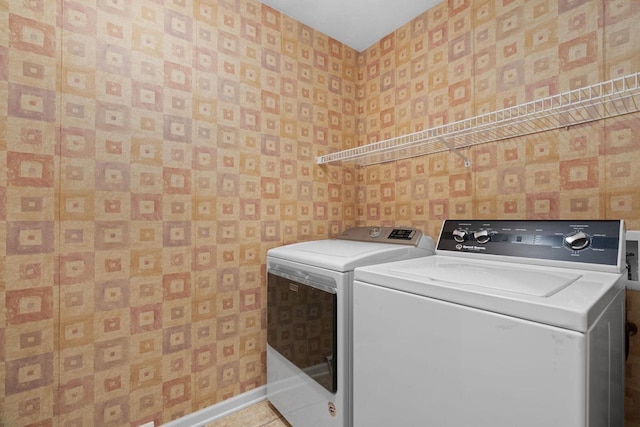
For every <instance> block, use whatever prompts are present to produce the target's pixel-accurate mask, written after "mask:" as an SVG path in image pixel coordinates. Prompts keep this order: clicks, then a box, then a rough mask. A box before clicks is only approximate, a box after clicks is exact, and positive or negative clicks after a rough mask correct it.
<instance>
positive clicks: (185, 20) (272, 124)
mask: <svg viewBox="0 0 640 427" xmlns="http://www.w3.org/2000/svg"><path fill="white" fill-rule="evenodd" d="M639 19H640V2H637V1H635V0H560V1H555V0H446V1H443V2H442V3H440V4H439V5H437V6H436V7H434V8H433V9H431V10H429V11H427V12H426V13H424V14H422V15H420V16H417V17H416V18H415V19H413V20H412V21H411V22H409V23H407V24H406V25H404V26H403V27H401V28H399V29H397V30H396V31H395V32H393V33H391V34H389V35H388V36H386V37H384V38H383V39H382V40H380V41H379V42H378V43H375V44H374V45H373V46H371V47H370V48H369V49H367V50H366V51H364V52H356V51H354V50H353V49H351V48H349V47H347V46H345V45H342V44H341V43H339V42H337V41H335V40H333V39H331V38H329V37H327V36H326V35H324V34H321V33H319V32H318V31H316V30H314V29H312V28H310V27H308V26H306V25H303V24H301V23H299V22H297V21H295V20H293V19H291V18H289V17H287V16H285V15H283V14H281V13H279V12H277V11H275V10H273V9H271V8H269V7H266V6H264V5H262V4H260V3H259V2H257V1H255V0H137V1H132V0H0V101H1V102H0V165H1V166H2V167H1V168H0V242H3V243H4V244H0V426H11V427H14V426H15V427H18V426H43V427H44V426H64V427H75V426H88V425H95V426H130V425H132V426H137V425H140V424H142V423H145V422H149V421H154V422H155V423H156V425H159V424H161V423H163V422H167V421H170V420H172V419H176V418H179V417H182V416H184V415H187V414H189V413H191V412H193V411H196V410H198V409H201V408H204V407H207V406H210V405H212V404H214V403H216V402H220V401H222V400H224V399H227V398H229V397H232V396H235V395H238V394H240V393H242V392H244V391H247V390H251V389H253V388H255V387H258V386H261V385H263V384H264V383H265V378H266V373H265V347H266V283H265V274H266V272H265V261H266V251H267V250H268V249H269V248H271V247H275V246H279V245H282V244H286V243H292V242H296V241H302V240H311V239H320V238H326V237H329V236H334V235H336V234H337V233H339V232H340V231H341V230H343V229H344V228H346V227H348V226H352V225H380V224H383V225H401V226H413V227H416V228H419V229H422V230H424V231H425V232H427V233H428V234H430V235H431V236H433V237H437V235H438V232H439V227H440V224H441V222H442V220H443V219H445V218H456V217H457V218H465V217H473V218H507V219H509V218H513V219H519V218H527V219H536V218H540V219H547V218H548V219H555V218H563V219H569V218H575V219H580V218H601V219H613V218H616V219H617V218H622V219H625V220H626V221H627V228H628V229H636V230H637V229H640V186H638V182H639V180H640V168H638V167H637V164H638V163H639V162H640V144H638V142H639V141H638V135H639V134H640V116H639V115H638V114H637V113H636V114H631V115H625V116H620V117H617V118H614V119H607V120H602V121H598V122H594V123H590V124H585V125H579V126H574V127H570V128H568V129H561V130H557V131H550V132H544V133H539V134H535V135H531V136H527V137H522V138H517V139H511V140H503V141H499V142H494V143H488V144H483V145H479V146H476V147H473V148H470V149H465V150H463V154H464V155H465V156H466V157H468V158H469V159H470V160H471V166H470V167H465V165H464V163H463V162H462V160H461V159H459V158H458V157H456V156H454V155H452V154H450V153H440V154H434V155H429V156H423V157H418V158H414V159H408V160H402V161H397V162H393V163H386V164H382V165H374V166H369V167H365V168H355V167H353V166H350V165H348V164H330V165H322V166H318V165H316V162H315V157H316V156H318V155H321V154H326V153H328V152H331V151H338V150H341V149H346V148H351V147H355V146H357V145H362V144H366V143H369V142H373V141H379V140H382V139H386V138H389V137H394V136H398V135H402V134H406V133H410V132H413V131H417V130H421V129H425V128H429V127H434V126H438V125H441V124H445V123H451V122H454V121H456V120H460V119H463V118H469V117H472V116H474V115H478V114H482V113H485V112H490V111H493V110H497V109H502V108H505V107H509V106H513V105H517V104H519V103H523V102H526V101H530V100H533V99H536V98H541V97H545V96H549V95H553V94H555V93H558V92H560V91H565V90H568V89H572V88H578V87H581V86H585V85H589V84H593V83H597V82H599V81H602V80H607V79H610V78H615V77H619V76H623V75H626V74H630V73H632V72H637V71H639V70H640V45H638V43H637V40H639V39H640V26H639V25H637V22H638V20H639ZM627 299H628V306H629V309H630V312H629V316H630V318H632V319H635V321H636V323H640V296H639V295H638V293H637V292H631V291H629V292H628V298H627ZM629 360H630V361H629V362H628V363H627V370H626V376H627V378H626V380H627V381H626V393H625V399H626V402H625V403H626V414H625V416H626V426H627V427H636V426H640V373H639V371H640V342H638V338H637V337H636V338H634V339H633V340H632V351H631V355H630V359H629Z"/></svg>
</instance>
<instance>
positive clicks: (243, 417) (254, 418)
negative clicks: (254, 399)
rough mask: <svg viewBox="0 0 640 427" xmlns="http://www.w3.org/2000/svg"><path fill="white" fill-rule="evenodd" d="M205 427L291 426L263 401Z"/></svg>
mask: <svg viewBox="0 0 640 427" xmlns="http://www.w3.org/2000/svg"><path fill="white" fill-rule="evenodd" d="M206 427H291V424H289V423H288V422H287V421H286V420H285V419H284V417H283V416H282V415H280V414H279V413H278V411H276V409H275V408H274V407H273V406H271V404H270V403H269V402H268V401H266V400H263V401H262V402H258V403H256V404H255V405H251V406H249V407H248V408H244V409H242V410H240V411H237V412H234V413H233V414H231V415H227V416H226V417H224V418H221V419H219V420H216V421H214V422H212V423H209V424H207V425H206Z"/></svg>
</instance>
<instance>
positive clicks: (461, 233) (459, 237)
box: [452, 228, 467, 243]
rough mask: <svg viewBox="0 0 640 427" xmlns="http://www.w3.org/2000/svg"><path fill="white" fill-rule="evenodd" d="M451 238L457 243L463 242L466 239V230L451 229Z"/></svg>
mask: <svg viewBox="0 0 640 427" xmlns="http://www.w3.org/2000/svg"><path fill="white" fill-rule="evenodd" d="M452 234H453V240H455V241H456V242H458V243H463V242H464V241H465V240H467V231H466V230H462V229H460V228H456V229H455V230H453V233H452Z"/></svg>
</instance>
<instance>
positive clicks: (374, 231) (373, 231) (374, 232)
mask: <svg viewBox="0 0 640 427" xmlns="http://www.w3.org/2000/svg"><path fill="white" fill-rule="evenodd" d="M381 234H382V229H381V228H380V227H373V228H370V229H369V237H371V238H372V239H375V238H376V237H380V235H381Z"/></svg>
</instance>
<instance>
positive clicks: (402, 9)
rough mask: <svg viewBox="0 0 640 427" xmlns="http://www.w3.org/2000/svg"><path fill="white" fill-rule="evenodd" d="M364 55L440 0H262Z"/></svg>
mask: <svg viewBox="0 0 640 427" xmlns="http://www.w3.org/2000/svg"><path fill="white" fill-rule="evenodd" d="M261 1H262V3H264V4H266V5H268V6H270V7H272V8H274V9H276V10H279V11H280V12H282V13H284V14H285V15H287V16H290V17H291V18H294V19H296V20H297V21H300V22H302V23H303V24H305V25H308V26H309V27H311V28H313V29H315V30H318V31H320V32H322V33H324V34H326V35H328V36H329V37H332V38H334V39H336V40H338V41H340V42H342V43H344V44H346V45H347V46H350V47H352V48H354V49H355V50H357V51H358V52H362V51H364V50H365V49H367V48H368V47H369V46H371V45H372V44H374V43H375V42H377V41H379V40H380V39H382V38H383V37H385V36H386V35H388V34H390V33H392V32H393V31H395V30H396V29H398V28H399V27H401V26H403V25H404V24H406V23H407V22H409V21H411V20H412V19H413V18H415V17H416V16H418V15H420V14H421V13H422V12H424V11H426V10H429V9H431V8H432V7H433V6H435V5H436V4H438V3H440V1H441V0H261Z"/></svg>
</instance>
